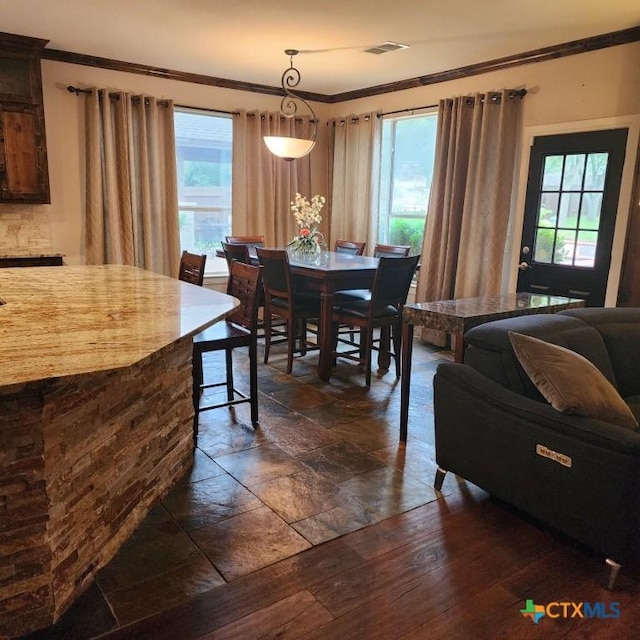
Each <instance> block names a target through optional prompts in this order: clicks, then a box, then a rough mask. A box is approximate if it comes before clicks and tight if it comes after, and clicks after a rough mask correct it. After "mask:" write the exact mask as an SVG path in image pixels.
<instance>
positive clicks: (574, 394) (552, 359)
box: [509, 331, 638, 429]
mask: <svg viewBox="0 0 640 640" xmlns="http://www.w3.org/2000/svg"><path fill="white" fill-rule="evenodd" d="M509 339H510V340H511V344H512V345H513V350H514V352H515V354H516V357H517V358H518V360H519V361H520V364H521V365H522V368H523V369H524V370H525V372H526V374H527V375H528V376H529V378H531V382H533V384H534V385H535V386H536V388H537V389H538V391H540V393H541V394H542V395H543V396H544V397H545V398H546V399H547V401H548V402H549V404H551V406H552V407H553V408H554V409H556V410H557V411H562V412H564V413H573V414H576V415H579V416H585V417H588V418H597V419H599V420H604V421H606V422H611V423H613V424H617V425H620V426H621V427H627V428H629V429H634V428H636V427H637V426H638V421H637V420H636V419H635V417H634V416H633V413H631V409H630V408H629V407H628V405H627V404H626V403H625V401H624V400H623V399H622V398H621V397H620V394H619V393H618V392H617V391H616V389H615V387H614V386H613V385H612V384H611V383H610V382H609V381H608V380H607V379H606V378H605V377H604V375H603V374H602V373H601V372H600V370H599V369H598V368H597V367H596V366H595V365H594V364H592V363H591V362H589V360H587V359H586V358H585V357H583V356H581V355H580V354H579V353H576V352H575V351H571V350H570V349H565V348H564V347H560V346H558V345H556V344H550V343H549V342H545V341H544V340H540V339H538V338H533V337H531V336H525V335H522V334H521V333H515V332H514V331H509Z"/></svg>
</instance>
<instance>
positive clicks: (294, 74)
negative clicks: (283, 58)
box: [264, 49, 318, 160]
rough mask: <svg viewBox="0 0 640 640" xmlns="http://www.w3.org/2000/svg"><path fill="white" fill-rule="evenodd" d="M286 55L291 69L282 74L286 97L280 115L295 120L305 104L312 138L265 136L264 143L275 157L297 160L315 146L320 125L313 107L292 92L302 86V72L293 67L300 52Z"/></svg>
mask: <svg viewBox="0 0 640 640" xmlns="http://www.w3.org/2000/svg"><path fill="white" fill-rule="evenodd" d="M285 54H286V55H288V56H289V68H288V69H285V71H284V73H283V74H282V81H281V84H282V90H283V92H284V96H283V98H282V100H281V102H280V113H281V114H282V115H283V116H284V117H285V118H294V117H295V116H296V115H297V113H298V103H302V104H304V105H305V107H306V108H307V109H308V110H309V111H310V112H311V125H312V130H311V137H310V138H294V137H290V136H264V142H265V144H266V145H267V147H268V149H269V151H271V153H273V155H275V156H278V157H279V158H282V159H283V160H296V159H297V158H302V157H303V156H306V155H307V154H308V153H310V152H311V149H313V147H314V146H315V144H316V136H317V134H318V123H317V119H316V114H315V113H314V111H313V109H312V108H311V105H310V104H309V103H308V102H307V101H306V100H304V99H303V98H300V97H299V96H296V95H295V94H294V93H293V92H292V91H291V89H295V88H296V87H297V86H298V85H299V84H300V72H299V71H298V70H297V69H296V68H295V67H294V66H293V56H296V55H298V50H297V49H286V50H285Z"/></svg>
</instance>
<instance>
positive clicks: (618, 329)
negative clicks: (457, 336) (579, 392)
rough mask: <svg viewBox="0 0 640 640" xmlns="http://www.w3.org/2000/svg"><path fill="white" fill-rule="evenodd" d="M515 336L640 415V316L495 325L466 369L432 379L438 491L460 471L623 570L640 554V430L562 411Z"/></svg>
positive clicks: (581, 315) (599, 311) (630, 312)
mask: <svg viewBox="0 0 640 640" xmlns="http://www.w3.org/2000/svg"><path fill="white" fill-rule="evenodd" d="M509 331H514V332H517V333H521V334H525V335H529V336H533V337H536V338H540V339H542V340H544V341H546V342H551V343H554V344H557V345H560V346H564V347H566V348H568V349H571V350H572V351H575V352H577V353H579V354H581V355H582V356H584V357H585V358H587V359H588V360H590V361H591V362H592V363H593V364H595V365H596V366H597V367H598V369H599V370H600V371H601V372H602V373H603V374H604V375H605V376H606V378H607V379H608V380H609V381H610V382H611V383H612V384H613V385H614V387H615V388H616V389H617V390H618V392H619V393H620V395H621V396H622V398H623V399H624V400H625V402H627V404H628V405H629V406H630V408H631V410H632V412H633V413H634V415H635V417H636V418H639V417H640V309H635V308H633V309H632V308H605V309H603V308H585V309H572V310H568V311H563V312H560V313H557V314H549V315H534V316H522V317H518V318H510V319H507V320H498V321H495V322H489V323H486V324H483V325H480V326H478V327H475V328H474V329H472V330H470V331H469V332H468V333H467V334H466V335H465V342H466V344H467V348H466V351H465V358H464V364H454V363H446V364H441V365H439V367H438V369H437V372H436V375H435V377H434V383H433V384H434V412H435V440H436V461H437V463H438V466H439V471H438V473H437V475H436V488H437V489H439V488H440V487H441V486H442V480H443V479H444V474H445V473H446V472H447V471H451V472H453V473H455V474H458V475H460V476H462V477H463V478H465V479H467V480H469V481H470V482H472V483H474V484H476V485H478V486H480V487H481V488H483V489H485V490H486V491H488V492H489V493H491V494H492V495H494V496H495V497H497V498H499V499H501V500H503V501H505V502H507V503H509V504H511V505H513V506H515V507H517V508H518V509H520V510H522V511H523V512H526V513H527V514H530V515H532V516H533V517H534V518H536V519H538V520H539V521H541V522H543V523H545V524H546V525H549V526H551V527H552V528H554V529H556V530H559V531H561V532H563V533H564V534H567V535H568V536H570V537H571V538H573V539H575V540H577V541H578V542H580V543H582V544H584V545H586V546H588V547H589V548H591V549H592V550H594V551H596V552H597V553H599V554H602V555H603V556H604V557H605V558H607V563H608V564H609V565H610V566H611V567H612V570H611V574H610V579H609V586H610V587H613V583H614V581H615V577H616V574H617V571H618V569H619V567H620V565H625V564H629V565H630V564H631V563H632V561H634V560H635V561H636V562H635V564H636V565H637V557H638V553H639V551H640V521H639V516H640V430H639V429H629V428H624V427H620V426H617V425H615V424H611V423H608V422H603V421H602V420H598V419H593V418H587V417H581V416H577V415H568V414H565V413H561V412H559V411H557V410H556V409H554V408H553V407H552V406H551V405H550V404H549V403H548V402H547V401H546V400H545V399H544V397H543V396H542V395H541V394H540V393H539V392H538V391H537V389H536V388H535V386H534V385H533V383H532V382H531V381H530V379H529V377H528V376H527V374H526V373H525V372H524V370H523V369H522V367H521V366H520V363H519V362H518V360H517V358H516V356H515V354H514V352H513V349H512V346H511V342H510V339H509V334H508V332H509Z"/></svg>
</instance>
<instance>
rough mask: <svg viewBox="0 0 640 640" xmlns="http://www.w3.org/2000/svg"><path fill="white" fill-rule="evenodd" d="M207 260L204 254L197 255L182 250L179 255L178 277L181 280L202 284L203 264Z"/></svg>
mask: <svg viewBox="0 0 640 640" xmlns="http://www.w3.org/2000/svg"><path fill="white" fill-rule="evenodd" d="M206 261H207V256H206V255H198V254H195V253H189V252H188V251H183V252H182V256H181V257H180V269H179V271H178V279H179V280H182V281H183V282H190V283H191V284H197V285H200V286H202V282H203V281H204V265H205V263H206Z"/></svg>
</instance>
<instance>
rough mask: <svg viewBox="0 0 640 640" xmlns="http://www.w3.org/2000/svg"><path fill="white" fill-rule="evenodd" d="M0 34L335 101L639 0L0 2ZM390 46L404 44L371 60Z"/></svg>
mask: <svg viewBox="0 0 640 640" xmlns="http://www.w3.org/2000/svg"><path fill="white" fill-rule="evenodd" d="M0 15H1V16H2V19H1V21H0V30H1V31H4V32H7V33H16V34H20V35H27V36H33V37H38V38H46V39H49V40H50V42H49V45H48V47H49V48H52V49H61V50H64V51H71V52H74V53H81V54H87V55H92V56H100V57H104V58H112V59H115V60H122V61H126V62H134V63H138V64H145V65H151V66H155V67H162V68H167V69H171V70H175V71H186V72H191V73H198V74H204V75H208V76H213V77H217V78H225V79H229V80H239V81H243V82H250V83H257V84H266V85H270V86H279V84H280V76H281V75H282V72H283V71H284V69H285V68H286V67H287V66H288V64H289V58H288V57H287V56H285V54H284V50H285V49H287V48H293V49H299V50H300V52H301V53H300V55H298V56H297V58H296V59H295V65H296V67H297V68H298V69H299V70H300V72H301V75H302V82H301V83H300V85H299V87H298V90H303V91H310V92H315V93H323V94H336V93H342V92H345V91H352V90H357V89H361V88H365V87H371V86H375V85H378V84H385V83H388V82H395V81H399V80H406V79H409V78H415V77H418V76H423V75H429V74H432V73H436V72H440V71H447V70H450V69H454V68H457V67H462V66H466V65H469V64H474V63H478V62H484V61H488V60H492V59H495V58H500V57H504V56H508V55H513V54H517V53H522V52H525V51H530V50H533V49H538V48H541V47H547V46H552V45H556V44H561V43H564V42H569V41H571V40H577V39H581V38H587V37H590V36H594V35H600V34H603V33H608V32H610V31H617V30H620V29H626V28H629V27H634V26H638V25H639V24H640V2H638V0H553V1H552V0H448V1H447V0H316V1H315V2H313V1H312V2H305V1H304V0H272V1H271V2H269V1H268V0H20V1H19V2H16V1H15V0H0ZM386 40H392V41H396V42H401V43H404V44H409V45H411V48H410V49H407V50H403V51H396V52H393V53H386V54H383V55H378V56H376V55H372V54H369V53H364V52H363V50H364V49H366V48H368V47H370V46H373V45H376V44H380V43H382V42H384V41H386Z"/></svg>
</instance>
